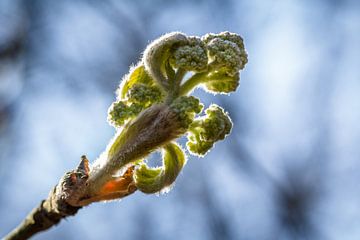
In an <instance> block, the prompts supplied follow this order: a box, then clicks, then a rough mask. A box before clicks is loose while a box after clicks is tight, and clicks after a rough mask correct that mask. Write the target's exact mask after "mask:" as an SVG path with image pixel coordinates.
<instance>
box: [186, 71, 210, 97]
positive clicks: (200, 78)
mask: <svg viewBox="0 0 360 240" xmlns="http://www.w3.org/2000/svg"><path fill="white" fill-rule="evenodd" d="M206 75H207V72H203V73H195V74H194V75H192V77H190V78H189V79H188V80H187V81H186V82H185V83H183V84H182V85H181V87H180V92H179V95H180V96H183V95H187V94H188V93H189V92H191V91H192V90H193V89H194V88H195V87H196V85H198V84H201V83H203V82H204V81H205V80H206Z"/></svg>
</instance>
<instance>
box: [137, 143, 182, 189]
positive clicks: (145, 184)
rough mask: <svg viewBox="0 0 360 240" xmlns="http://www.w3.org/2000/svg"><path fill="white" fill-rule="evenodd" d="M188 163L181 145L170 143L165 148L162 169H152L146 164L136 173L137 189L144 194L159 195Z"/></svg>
mask: <svg viewBox="0 0 360 240" xmlns="http://www.w3.org/2000/svg"><path fill="white" fill-rule="evenodd" d="M185 163H186V157H185V154H184V152H183V150H182V149H181V147H180V146H179V145H177V144H176V143H174V142H171V143H168V144H166V145H165V146H164V148H163V163H162V166H161V167H158V168H150V167H148V166H147V165H146V164H145V163H144V164H141V165H140V167H139V168H138V169H137V170H136V171H135V175H134V179H135V185H136V187H137V188H138V189H139V190H140V191H142V192H144V193H157V192H160V191H161V190H163V189H165V188H167V187H169V186H171V185H172V184H173V183H174V182H175V180H176V178H177V176H178V175H179V173H180V172H181V169H182V168H183V166H184V165H185Z"/></svg>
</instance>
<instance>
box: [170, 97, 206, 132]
mask: <svg viewBox="0 0 360 240" xmlns="http://www.w3.org/2000/svg"><path fill="white" fill-rule="evenodd" d="M170 108H171V109H172V110H173V111H174V112H176V113H177V116H178V119H179V122H181V124H182V127H183V128H188V127H189V125H190V124H191V123H192V121H193V120H194V118H195V115H196V114H198V113H200V112H201V111H202V109H203V108H204V105H203V104H201V103H200V100H199V99H198V98H196V97H193V96H181V97H179V98H177V99H175V100H174V102H173V103H172V104H171V105H170Z"/></svg>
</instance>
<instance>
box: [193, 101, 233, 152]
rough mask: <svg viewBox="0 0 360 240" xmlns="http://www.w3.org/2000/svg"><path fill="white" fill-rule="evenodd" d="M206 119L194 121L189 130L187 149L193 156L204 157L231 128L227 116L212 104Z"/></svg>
mask: <svg viewBox="0 0 360 240" xmlns="http://www.w3.org/2000/svg"><path fill="white" fill-rule="evenodd" d="M205 113H206V117H203V118H199V119H197V120H195V121H194V122H193V123H192V124H191V125H190V129H189V134H188V139H189V141H188V142H187V147H188V149H189V151H190V152H191V153H193V154H195V155H199V156H204V155H205V154H206V153H207V152H208V151H209V150H210V148H212V147H213V145H214V143H215V142H217V141H219V140H223V139H224V138H225V137H226V135H228V134H229V133H230V131H231V128H232V122H231V120H230V118H229V116H228V115H227V114H226V113H225V112H224V109H222V108H221V107H219V106H217V105H215V104H212V105H210V107H209V108H208V109H206V111H205Z"/></svg>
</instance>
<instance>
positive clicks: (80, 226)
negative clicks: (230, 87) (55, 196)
mask: <svg viewBox="0 0 360 240" xmlns="http://www.w3.org/2000/svg"><path fill="white" fill-rule="evenodd" d="M225 30H228V31H232V32H236V33H239V34H240V35H242V36H243V38H244V40H245V46H246V49H247V51H248V54H249V63H248V64H247V66H246V68H245V70H244V71H243V72H242V74H241V84H240V88H239V89H238V91H237V92H236V93H233V94H231V95H230V96H213V95H211V94H207V93H205V92H203V91H202V90H196V91H195V94H196V95H197V96H199V97H201V99H202V101H203V102H204V103H205V104H206V106H208V105H209V104H210V103H217V104H219V105H221V106H223V107H224V108H225V109H226V110H227V111H228V112H229V114H230V116H231V117H232V119H233V122H234V128H233V131H232V133H231V135H230V136H229V137H228V138H227V139H226V140H225V141H222V142H220V143H218V144H216V147H215V148H214V149H213V150H212V151H211V152H210V153H209V154H208V155H207V156H206V157H205V158H196V157H190V158H189V162H188V163H187V165H186V166H185V168H184V170H183V172H182V174H181V175H180V177H179V178H178V180H177V183H176V185H175V187H174V188H173V189H172V191H170V192H169V193H168V194H166V195H160V196H155V195H151V196H149V195H144V194H142V193H136V194H134V195H132V196H130V197H128V198H125V199H123V200H122V201H121V202H119V201H116V202H111V203H106V204H102V203H100V204H93V205H91V206H89V207H87V208H86V209H83V210H81V211H80V212H79V213H78V214H77V215H76V217H73V218H69V219H68V220H67V221H63V222H62V223H61V224H60V225H58V226H57V227H55V228H53V229H51V230H49V231H47V232H45V233H41V234H39V235H36V236H35V237H34V239H39V240H40V239H129V240H130V239H131V240H133V239H134V240H137V239H149V240H150V239H199V240H201V239H214V240H215V239H216V240H217V239H224V240H225V239H239V240H243V239H244V240H245V239H246V240H253V239H254V240H259V239H266V240H267V239H271V240H272V239H274V240H275V239H276V240H287V239H314V240H318V239H319V240H322V239H326V240H327V239H330V240H332V239H341V240H348V239H349V240H350V239H351V240H356V239H359V238H360V190H359V182H360V174H359V172H360V162H359V160H360V159H359V158H360V148H359V142H360V141H359V140H360V127H359V123H360V68H359V67H360V44H359V43H360V2H359V1H356V0H353V1H350V0H349V1H336V0H332V1H325V0H323V1H310V0H305V1H286V0H278V1H260V0H254V1H238V0H219V1H215V0H209V1H205V0H194V1H190V0H183V1H180V0H179V1H165V0H154V1H146V0H145V1H130V0H128V1H115V0H103V1H95V0H87V1H85V0H84V1H73V0H64V1H50V0H49V1H45V0H28V1H26V0H23V1H20V0H0V182H1V185H0V216H1V217H0V236H4V235H5V234H6V233H8V232H9V231H10V230H11V229H12V228H14V227H15V226H16V225H17V224H18V223H19V222H20V221H21V220H22V219H23V218H24V217H25V216H26V214H27V213H28V212H29V211H30V210H31V209H32V208H33V207H35V206H36V205H37V204H38V203H39V201H40V200H41V199H43V198H45V197H46V196H47V194H48V192H49V190H50V189H51V188H52V186H54V185H55V184H56V183H57V181H58V180H59V178H60V177H61V176H62V174H63V173H64V172H65V171H67V170H69V169H72V168H74V167H75V166H76V164H77V163H78V161H79V159H80V156H81V155H82V154H86V155H87V156H88V158H89V159H91V160H94V159H96V158H97V156H98V155H99V154H100V153H101V152H102V151H103V150H104V148H105V147H106V145H107V143H108V141H109V140H110V138H111V137H112V136H113V134H114V129H113V128H112V127H111V126H109V125H108V123H107V122H106V118H107V108H108V107H109V105H110V104H111V102H112V101H113V100H114V99H115V93H114V92H115V89H116V87H117V85H118V84H119V81H120V79H121V77H122V76H123V75H124V74H126V73H127V72H128V69H129V66H130V65H131V64H133V63H136V62H137V61H138V59H139V58H140V56H141V53H142V51H143V50H144V48H145V46H146V45H147V44H148V43H149V42H150V41H151V40H153V39H155V38H157V37H158V36H160V35H162V34H164V33H166V32H170V31H182V32H184V33H186V34H189V35H198V36H201V35H203V34H206V33H208V32H221V31H225ZM180 142H182V143H183V142H184V141H183V139H182V140H180Z"/></svg>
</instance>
